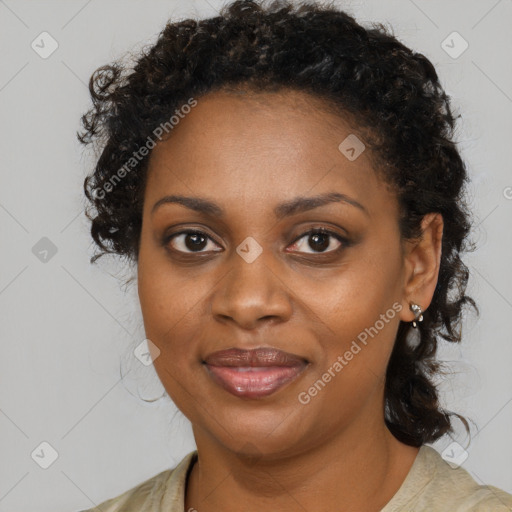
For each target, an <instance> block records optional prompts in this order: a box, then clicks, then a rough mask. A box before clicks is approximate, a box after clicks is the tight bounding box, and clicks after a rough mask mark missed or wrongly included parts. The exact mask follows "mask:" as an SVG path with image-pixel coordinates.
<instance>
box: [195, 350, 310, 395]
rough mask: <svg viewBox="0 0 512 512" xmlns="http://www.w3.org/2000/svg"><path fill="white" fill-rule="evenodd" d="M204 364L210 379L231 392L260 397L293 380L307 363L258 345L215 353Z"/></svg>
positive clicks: (296, 357)
mask: <svg viewBox="0 0 512 512" xmlns="http://www.w3.org/2000/svg"><path fill="white" fill-rule="evenodd" d="M203 364H204V365H205V367H206V369H207V370H208V374H209V375H210V377H211V378H212V379H213V381H214V382H216V383H217V384H218V385H220V386H221V387H222V388H223V389H225V390H226V391H228V392H230V393H231V394H233V395H235V396H238V397H245V398H262V397H265V396H268V395H271V394H273V393H275V392H276V391H278V390H279V389H281V388H283V387H284V386H286V385H287V384H289V383H290V382H291V381H293V380H295V379H296V378H297V377H298V376H299V375H300V374H301V373H302V372H303V371H304V370H305V368H306V366H308V361H307V360H306V359H304V358H303V357H300V356H297V355H295V354H290V353H289V352H283V351H282V350H277V349H274V348H270V347H261V348H256V349H252V350H244V349H238V348H230V349H228V350H221V351H218V352H214V353H213V354H210V355H209V356H207V357H206V358H205V360H204V361H203Z"/></svg>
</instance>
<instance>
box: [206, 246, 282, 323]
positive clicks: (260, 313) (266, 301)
mask: <svg viewBox="0 0 512 512" xmlns="http://www.w3.org/2000/svg"><path fill="white" fill-rule="evenodd" d="M271 257H272V255H271V254H270V253H266V252H265V251H263V252H262V253H261V254H260V255H259V256H258V258H256V260H254V261H253V262H252V263H248V262H247V261H245V260H244V259H243V258H242V257H240V256H239V255H238V254H237V253H236V252H235V251H233V255H232V256H231V257H230V261H229V262H227V264H228V265H229V270H228V271H227V273H226V274H225V275H224V277H223V278H222V279H221V281H220V284H219V286H218V287H217V288H216V290H215V292H214V294H213V297H212V303H211V305H212V314H213V316H214V318H215V319H216V320H218V321H221V322H226V321H231V322H234V323H236V324H237V325H238V326H239V327H241V328H243V329H247V330H251V329H255V328H256V327H258V326H259V325H260V324H262V323H263V322H276V323H280V322H284V321H286V320H288V319H289V318H290V316H291V315H292V303H291V301H290V289H289V288H288V286H287V285H286V284H285V283H284V281H283V278H282V275H281V276H280V275H279V274H278V271H277V269H273V268H271V266H270V259H271ZM281 274H282V273H281Z"/></svg>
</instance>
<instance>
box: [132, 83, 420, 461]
mask: <svg viewBox="0 0 512 512" xmlns="http://www.w3.org/2000/svg"><path fill="white" fill-rule="evenodd" d="M319 101H320V100H318V99H315V98H311V97H309V96H306V95H304V94H302V93H298V92H291V91H289V92H286V93H283V94H277V93H266V94H260V95H259V96H258V97H257V98H256V99H255V98H253V97H251V96H250V95H248V94H245V95H236V94H228V93H220V92H218V93H213V94H210V95H208V96H205V97H202V98H200V99H199V100H198V103H197V106H195V107H194V108H192V110H191V112H190V113H189V114H187V115H186V116H184V118H183V119H181V120H180V121H179V124H178V125H177V126H175V127H174V129H173V130H172V133H171V136H170V138H169V139H168V140H166V141H162V142H160V143H159V144H158V145H157V146H156V147H155V149H154V150H153V151H152V154H151V156H150V161H149V168H148V180H147V185H146V190H145V198H144V211H143V226H142V234H141V243H140V252H139V260H138V291H139V297H140V302H141V307H142V313H143V318H144V326H145V331H146V336H147V338H149V339H150V340H151V341H152V342H153V343H154V344H155V345H156V346H157V347H158V349H159V351H160V352H159V354H158V356H157V357H156V358H155V360H154V364H155V368H156V371H157V373H158V375H159V377H160V379H161V381H162V383H163V385H164V387H165V388H166V390H167V392H168V393H169V395H170V397H171V398H172V399H173V401H174V402H175V403H176V405H177V406H178V407H179V408H180V409H181V410H182V412H183V413H184V414H185V415H186V416H187V417H188V418H189V419H190V421H191V422H192V424H193V428H194V433H195V435H196V442H197V443H198V446H199V444H200V442H202V440H206V439H208V440H209V441H208V442H211V441H214V442H215V443H220V444H221V445H222V446H223V447H225V448H226V449H229V450H233V451H236V452H238V453H250V452H252V453H256V452H257V453H260V454H265V455H266V456H269V457H271V456H285V455H290V454H292V453H297V452H299V451H305V450H307V449H310V448H312V447H314V446H315V445H318V444H320V443H323V442H325V441H326V440H328V439H330V438H333V437H334V436H337V435H339V434H340V433H341V432H344V433H345V434H346V435H349V436H350V435H351V433H353V435H354V439H356V438H358V437H360V436H362V435H365V432H366V433H368V435H370V434H371V432H372V429H373V428H374V427H375V425H379V424H382V423H383V396H384V394H383V393H384V391H383V386H384V376H385V371H386V366H387V362H388V359H389V357H390V353H391V350H392V347H393V342H394V340H395V336H396V332H397V329H398V324H399V321H400V319H403V320H407V321H410V320H411V318H410V317H411V313H410V311H408V308H407V304H408V302H407V300H406V297H405V296H404V275H405V272H404V269H405V266H404V262H403V255H402V252H401V243H400V236H399V229H398V206H397V200H396V197H395V196H394V194H393V193H392V192H391V191H389V190H388V188H387V187H386V186H385V184H384V183H383V182H382V181H381V180H380V179H379V178H378V177H377V176H376V174H375V172H374V170H373V169H372V167H371V164H370V160H369V155H368V152H369V151H370V150H369V149H367V150H364V151H363V152H362V153H361V154H359V156H357V155H358V152H360V150H361V147H360V146H353V144H354V142H353V140H354V139H353V138H349V139H348V140H347V141H346V142H345V143H344V145H342V148H341V149H342V150H343V151H342V150H340V149H339V146H340V143H342V142H343V141H344V140H345V139H346V138H347V137H348V136H350V135H351V133H352V131H351V127H350V126H349V125H348V124H346V122H344V120H342V119H341V118H339V117H338V116H335V115H333V114H327V113H325V112H324V111H322V110H319V109H318V108H317V107H318V105H319V103H317V102H319ZM351 147H354V148H355V150H354V151H351V150H350V148H351ZM354 157H357V158H354ZM167 196H183V197H184V198H187V199H186V200H185V199H184V200H182V201H181V202H175V201H172V199H169V198H168V199H167V200H164V201H162V199H163V198H166V197H167ZM319 198H323V200H320V199H319ZM326 198H327V200H326ZM329 199H330V200H329ZM206 202H208V204H207V203H206ZM210 203H211V204H210ZM319 229H323V230H328V231H329V232H332V234H322V233H320V234H318V233H316V234H315V230H317V231H318V230H319ZM183 231H200V232H201V233H199V234H197V233H196V234H188V235H187V234H183ZM310 231H313V233H308V232H310ZM260 347H263V348H268V349H275V350H279V351H283V352H286V353H287V354H288V355H289V356H288V358H286V357H285V358H284V359H282V360H281V359H279V354H278V355H277V356H276V353H275V352H273V351H272V350H269V351H266V352H265V351H263V352H259V353H256V355H252V356H251V353H250V352H247V350H250V349H255V348H260ZM226 349H239V350H235V351H233V352H229V353H227V354H224V355H225V357H218V358H215V357H214V356H212V354H214V353H215V352H218V351H222V350H226ZM153 354H154V356H156V354H157V352H156V351H154V352H153ZM258 356H260V358H259V359H258ZM251 357H253V358H254V359H251ZM206 362H209V363H210V364H209V365H208V364H205V363H206ZM251 365H252V366H251Z"/></svg>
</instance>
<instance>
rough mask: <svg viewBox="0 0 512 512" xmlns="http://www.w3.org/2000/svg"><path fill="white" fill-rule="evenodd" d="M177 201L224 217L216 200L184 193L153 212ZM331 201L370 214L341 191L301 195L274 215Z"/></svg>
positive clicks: (164, 201) (166, 198) (160, 202)
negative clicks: (309, 195)
mask: <svg viewBox="0 0 512 512" xmlns="http://www.w3.org/2000/svg"><path fill="white" fill-rule="evenodd" d="M172 203H177V204H181V205H183V206H185V207H187V208H189V209H191V210H194V211H196V212H199V213H203V214H205V215H210V216H212V217H223V216H224V213H225V212H224V210H223V209H222V208H221V207H220V206H219V205H218V204H217V203H215V202H213V201H210V200H209V199H205V198H202V197H187V196H182V195H170V196H164V197H162V198H161V199H159V200H158V201H157V202H156V203H155V204H154V205H153V208H152V209H151V214H153V213H154V212H155V211H156V210H157V209H158V208H159V207H160V206H162V205H164V204H172ZM329 203H346V204H349V205H352V206H355V207H356V208H358V209H359V210H361V211H362V212H363V213H365V214H366V215H367V216H369V213H368V210H367V209H366V208H365V207H364V206H363V205H362V204H361V203H359V202H358V201H356V200H355V199H352V198H351V197H349V196H347V195H345V194H341V193H339V192H327V193H325V194H320V195H317V196H311V197H307V196H299V197H296V198H294V199H291V200H289V201H286V202H284V203H281V204H279V205H277V206H276V207H275V208H274V215H275V217H276V218H277V219H282V218H284V217H289V216H291V215H296V214H298V213H302V212H306V211H308V210H313V209H315V208H319V207H320V206H324V205H327V204H329Z"/></svg>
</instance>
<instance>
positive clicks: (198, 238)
mask: <svg viewBox="0 0 512 512" xmlns="http://www.w3.org/2000/svg"><path fill="white" fill-rule="evenodd" d="M191 240H193V241H192V242H191V243H189V242H190V241H191ZM205 240H206V238H205V237H204V236H202V235H200V234H198V233H190V234H188V235H187V236H186V237H185V245H186V246H187V249H191V250H195V249H203V246H202V245H204V242H205Z"/></svg>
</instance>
